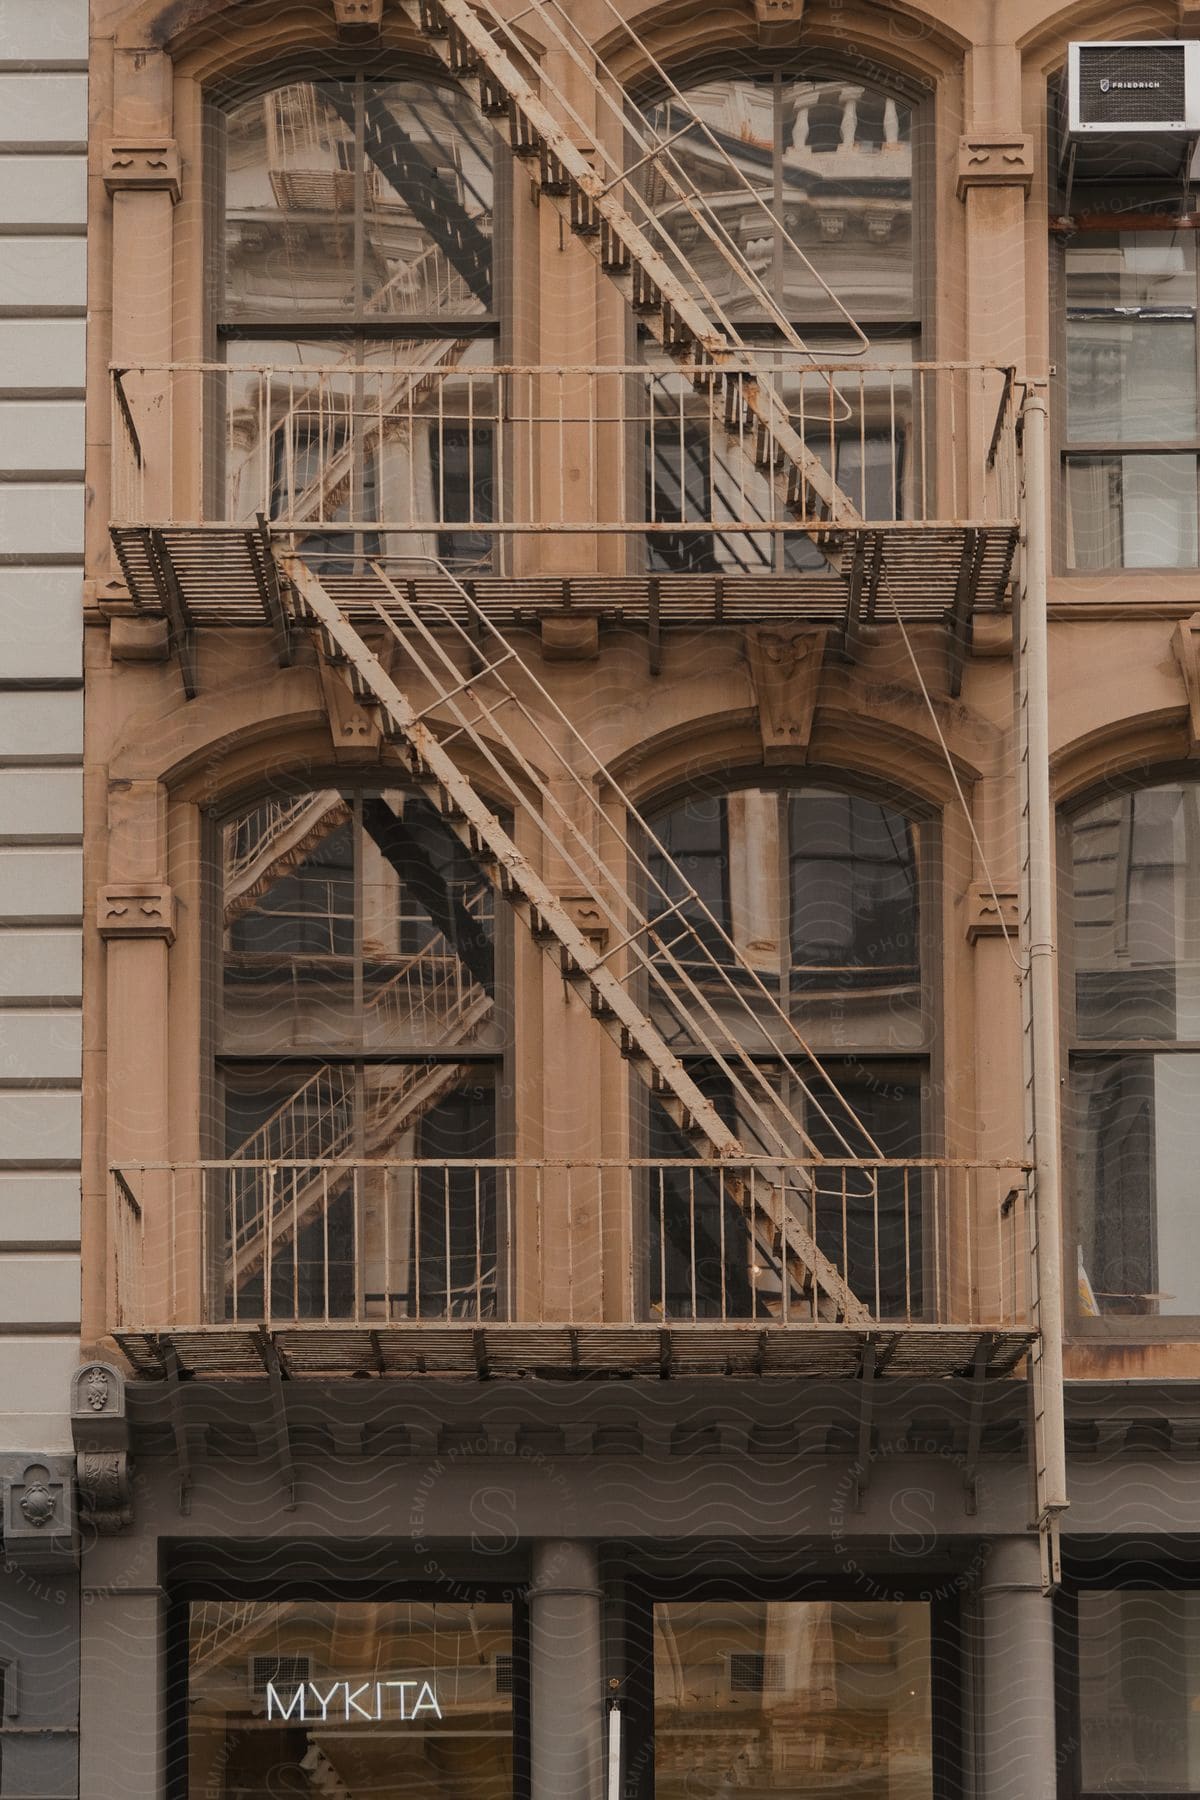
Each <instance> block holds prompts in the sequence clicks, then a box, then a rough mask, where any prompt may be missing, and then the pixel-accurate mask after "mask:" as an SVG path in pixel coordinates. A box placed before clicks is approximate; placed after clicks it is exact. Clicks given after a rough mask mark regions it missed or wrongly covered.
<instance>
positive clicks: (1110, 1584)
mask: <svg viewBox="0 0 1200 1800" xmlns="http://www.w3.org/2000/svg"><path fill="white" fill-rule="evenodd" d="M1195 1558H1196V1546H1195V1545H1193V1546H1192V1548H1191V1549H1189V1548H1188V1547H1187V1545H1186V1544H1185V1543H1184V1542H1183V1541H1182V1540H1181V1539H1180V1538H1178V1537H1176V1538H1175V1539H1174V1541H1173V1545H1168V1544H1166V1543H1163V1544H1161V1545H1155V1546H1152V1547H1150V1548H1149V1549H1147V1546H1146V1543H1145V1540H1139V1542H1138V1544H1137V1545H1136V1548H1135V1549H1134V1551H1133V1553H1132V1554H1131V1547H1130V1545H1129V1544H1128V1543H1127V1542H1123V1541H1120V1540H1118V1539H1114V1538H1112V1537H1106V1538H1101V1539H1098V1540H1097V1541H1096V1542H1095V1544H1094V1545H1089V1546H1087V1547H1086V1550H1085V1549H1084V1548H1083V1547H1082V1546H1081V1547H1080V1548H1079V1549H1078V1550H1076V1549H1073V1547H1072V1546H1070V1545H1064V1558H1063V1561H1064V1571H1063V1583H1062V1586H1061V1587H1060V1588H1059V1590H1058V1592H1057V1593H1056V1594H1055V1595H1054V1596H1053V1600H1052V1605H1053V1630H1054V1671H1055V1681H1054V1693H1055V1705H1054V1711H1055V1735H1056V1739H1057V1742H1058V1744H1059V1755H1058V1780H1057V1784H1056V1795H1057V1800H1200V1787H1195V1788H1192V1789H1182V1790H1181V1789H1178V1788H1175V1789H1172V1790H1170V1791H1168V1792H1166V1793H1164V1792H1162V1791H1160V1790H1156V1789H1153V1788H1147V1789H1145V1790H1135V1791H1133V1792H1132V1793H1123V1794H1120V1795H1112V1794H1105V1793H1104V1792H1103V1791H1102V1790H1097V1789H1095V1788H1084V1787H1083V1785H1082V1731H1081V1719H1080V1683H1079V1658H1078V1654H1077V1647H1078V1643H1079V1596H1080V1595H1081V1594H1083V1593H1087V1592H1094V1591H1096V1590H1100V1591H1102V1592H1105V1593H1109V1592H1114V1591H1122V1590H1123V1591H1129V1592H1135V1593H1180V1594H1186V1593H1195V1592H1197V1591H1198V1590H1200V1575H1197V1573H1196V1567H1197V1565H1196V1560H1195Z"/></svg>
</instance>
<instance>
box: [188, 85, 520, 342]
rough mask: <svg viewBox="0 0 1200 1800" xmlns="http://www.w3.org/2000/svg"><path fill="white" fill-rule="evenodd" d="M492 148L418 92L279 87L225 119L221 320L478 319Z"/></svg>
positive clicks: (486, 306) (448, 103) (484, 302)
mask: <svg viewBox="0 0 1200 1800" xmlns="http://www.w3.org/2000/svg"><path fill="white" fill-rule="evenodd" d="M494 142H495V136H494V133H493V131H492V130H491V128H490V126H488V125H487V124H486V123H484V122H483V121H482V120H480V119H479V117H478V115H477V114H476V113H475V112H474V110H473V109H472V108H471V106H470V103H469V101H468V100H467V99H466V98H465V97H464V96H462V95H459V94H457V93H455V92H453V91H451V90H443V89H442V88H441V87H439V86H437V85H436V84H434V85H431V84H430V83H428V82H420V83H418V82H391V83H383V84H381V83H376V82H367V83H365V84H364V85H363V86H362V87H361V88H360V87H358V86H357V85H356V84H355V83H354V82H352V81H331V82H321V83H313V82H304V81H297V82H289V83H287V84H286V85H284V86H282V87H278V88H273V89H272V90H271V91H270V92H268V93H266V94H261V95H257V96H255V97H254V98H253V99H248V100H245V101H242V102H240V103H238V104H237V105H235V106H234V107H232V108H231V109H230V111H229V113H228V115H227V123H226V158H225V162H226V177H225V179H226V193H225V312H224V317H225V319H226V321H228V322H231V323H232V322H236V321H237V320H239V319H251V318H253V319H280V320H283V319H286V318H296V317H308V318H322V319H328V320H330V321H336V320H337V319H338V318H339V317H345V316H347V315H350V316H359V315H365V316H372V315H374V316H377V317H388V318H405V317H407V318H424V319H436V318H439V317H444V316H446V315H447V314H449V315H457V316H459V317H465V316H476V317H478V316H480V315H486V314H488V313H489V312H490V311H491V305H492V285H491V280H492V277H491V267H492V254H491V231H492V154H493V145H494Z"/></svg>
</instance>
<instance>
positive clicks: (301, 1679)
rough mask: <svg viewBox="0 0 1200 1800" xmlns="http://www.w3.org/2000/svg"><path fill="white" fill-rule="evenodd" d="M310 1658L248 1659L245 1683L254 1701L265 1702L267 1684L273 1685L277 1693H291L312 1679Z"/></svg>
mask: <svg viewBox="0 0 1200 1800" xmlns="http://www.w3.org/2000/svg"><path fill="white" fill-rule="evenodd" d="M312 1673H313V1666H312V1657H311V1656H265V1655H262V1654H256V1655H254V1656H252V1657H251V1658H250V1662H249V1668H248V1670H247V1683H248V1686H249V1688H250V1692H251V1694H252V1695H253V1696H254V1698H255V1699H256V1700H262V1701H263V1702H265V1701H266V1697H267V1684H268V1683H273V1685H274V1687H275V1691H276V1692H277V1693H278V1692H280V1691H281V1690H282V1689H284V1688H287V1689H289V1690H290V1691H291V1692H292V1693H294V1692H295V1690H296V1689H297V1688H298V1687H302V1686H303V1685H304V1683H305V1682H307V1681H310V1680H311V1679H312Z"/></svg>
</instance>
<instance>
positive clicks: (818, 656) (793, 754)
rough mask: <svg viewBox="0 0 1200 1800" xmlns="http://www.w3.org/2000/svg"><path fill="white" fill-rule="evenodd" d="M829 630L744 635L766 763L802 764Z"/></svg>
mask: <svg viewBox="0 0 1200 1800" xmlns="http://www.w3.org/2000/svg"><path fill="white" fill-rule="evenodd" d="M828 636H829V634H828V632H826V631H812V630H807V629H805V628H804V627H801V626H791V625H783V626H777V625H759V626H753V627H751V628H750V629H748V630H747V632H746V657H747V661H748V662H749V665H750V679H751V682H752V683H753V686H754V696H755V699H756V700H757V702H758V727H759V731H760V733H761V734H762V745H763V759H764V761H765V762H769V763H770V762H803V761H804V760H805V758H806V757H807V755H808V745H809V740H810V739H811V737H812V727H813V714H814V713H815V711H816V706H817V693H818V689H819V688H820V685H821V671H822V668H823V665H824V660H825V643H826V639H827V638H828Z"/></svg>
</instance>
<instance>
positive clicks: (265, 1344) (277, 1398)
mask: <svg viewBox="0 0 1200 1800" xmlns="http://www.w3.org/2000/svg"><path fill="white" fill-rule="evenodd" d="M256 1341H257V1344H258V1353H259V1355H260V1356H261V1357H262V1361H263V1368H264V1369H265V1370H266V1372H267V1391H268V1394H269V1395H270V1400H271V1414H272V1423H273V1425H274V1427H275V1456H276V1460H277V1462H278V1464H279V1479H280V1480H281V1481H282V1483H283V1493H284V1501H283V1510H284V1511H285V1512H295V1510H296V1465H295V1463H294V1462H293V1461H292V1439H291V1434H290V1433H289V1431H288V1422H287V1403H286V1401H285V1399H284V1393H283V1374H284V1371H283V1359H282V1358H281V1356H280V1354H279V1350H278V1348H277V1347H276V1344H275V1340H274V1339H273V1338H272V1336H271V1334H270V1332H269V1331H268V1330H267V1328H266V1326H265V1325H260V1326H259V1327H258V1330H257V1333H256Z"/></svg>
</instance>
